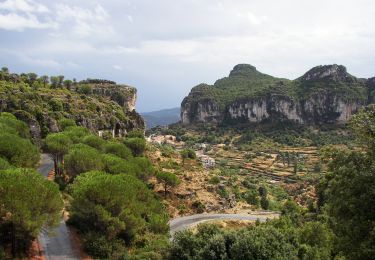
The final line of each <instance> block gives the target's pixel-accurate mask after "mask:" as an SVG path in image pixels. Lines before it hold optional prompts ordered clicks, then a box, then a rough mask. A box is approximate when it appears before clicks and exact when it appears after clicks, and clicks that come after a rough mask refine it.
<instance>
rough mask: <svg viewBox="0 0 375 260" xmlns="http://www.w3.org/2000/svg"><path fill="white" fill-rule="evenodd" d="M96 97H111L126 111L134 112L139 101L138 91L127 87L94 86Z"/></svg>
mask: <svg viewBox="0 0 375 260" xmlns="http://www.w3.org/2000/svg"><path fill="white" fill-rule="evenodd" d="M92 92H93V94H94V95H99V96H102V97H109V98H110V99H111V100H113V101H115V102H116V103H117V104H119V105H120V106H122V107H123V108H124V110H125V111H133V110H134V109H135V103H136V100H137V89H136V88H133V87H129V86H126V85H116V84H96V85H94V86H93V89H92Z"/></svg>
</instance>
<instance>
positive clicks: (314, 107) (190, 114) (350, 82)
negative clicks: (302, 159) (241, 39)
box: [181, 64, 375, 124]
mask: <svg viewBox="0 0 375 260" xmlns="http://www.w3.org/2000/svg"><path fill="white" fill-rule="evenodd" d="M374 90H375V80H374V78H372V79H368V80H365V79H359V78H356V77H354V76H352V75H350V74H349V73H348V72H347V70H346V68H345V67H344V66H340V65H326V66H318V67H314V68H313V69H311V70H309V71H308V72H306V73H305V74H304V75H303V76H301V77H300V78H297V79H295V80H287V79H280V78H275V77H272V76H269V75H266V74H263V73H260V72H258V71H257V70H256V68H255V67H253V66H251V65H246V64H240V65H237V66H235V67H234V68H233V70H232V71H231V73H230V75H229V76H228V77H226V78H223V79H220V80H218V81H216V82H215V84H214V85H212V86H210V85H206V84H200V85H198V86H196V87H194V88H193V89H192V90H191V92H190V94H189V95H188V96H187V97H186V98H185V99H184V100H183V102H182V104H181V121H182V123H183V124H191V123H199V122H210V123H230V124H236V123H245V122H250V123H259V122H263V121H278V120H290V121H294V122H298V123H304V124H322V123H323V124H334V123H337V124H340V123H345V122H347V121H348V120H349V119H350V118H351V116H352V115H353V114H354V113H356V112H357V111H358V109H359V108H360V107H362V106H365V105H366V104H368V103H369V102H374V100H375V98H374V96H375V95H374Z"/></svg>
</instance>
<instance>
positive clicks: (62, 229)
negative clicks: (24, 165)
mask: <svg viewBox="0 0 375 260" xmlns="http://www.w3.org/2000/svg"><path fill="white" fill-rule="evenodd" d="M52 169H53V160H52V159H51V157H50V156H49V155H48V154H42V158H41V162H40V166H39V168H38V171H39V173H40V174H42V175H43V176H45V177H47V176H48V173H49V172H50V171H51V170H52ZM38 239H39V242H40V244H41V247H42V249H43V252H44V255H45V258H46V260H67V259H69V260H70V259H80V257H79V256H78V253H77V252H76V251H75V250H74V249H73V246H72V243H71V240H70V236H69V230H68V229H67V227H66V224H65V221H64V220H63V218H61V220H60V224H59V226H58V227H56V228H54V229H53V230H47V229H43V230H42V232H41V233H40V235H39V237H38Z"/></svg>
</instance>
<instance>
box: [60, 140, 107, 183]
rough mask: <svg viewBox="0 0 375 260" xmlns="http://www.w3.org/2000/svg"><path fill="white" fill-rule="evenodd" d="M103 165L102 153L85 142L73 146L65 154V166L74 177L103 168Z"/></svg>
mask: <svg viewBox="0 0 375 260" xmlns="http://www.w3.org/2000/svg"><path fill="white" fill-rule="evenodd" d="M103 167H104V165H103V161H102V156H101V154H100V153H99V152H98V151H97V150H96V149H94V148H92V147H90V146H87V145H84V144H78V145H75V146H73V148H72V149H71V150H70V151H69V153H68V154H67V155H66V156H65V168H66V170H67V173H68V175H69V176H70V177H71V178H72V179H73V178H75V177H76V176H77V175H79V174H81V173H84V172H88V171H91V170H102V169H103Z"/></svg>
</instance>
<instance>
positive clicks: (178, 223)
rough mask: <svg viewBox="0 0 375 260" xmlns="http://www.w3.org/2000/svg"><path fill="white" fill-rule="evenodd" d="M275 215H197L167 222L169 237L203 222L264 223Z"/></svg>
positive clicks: (260, 213) (262, 213)
mask: <svg viewBox="0 0 375 260" xmlns="http://www.w3.org/2000/svg"><path fill="white" fill-rule="evenodd" d="M277 216H278V214H277V213H269V214H267V213H266V214H265V213H264V212H259V214H256V213H255V214H254V215H245V214H197V215H191V216H186V217H180V218H175V219H172V220H171V221H169V226H170V234H171V236H173V235H174V233H176V232H178V231H181V230H184V229H186V228H189V227H192V226H194V225H197V224H199V223H201V222H204V221H210V220H221V219H226V220H252V221H256V220H259V221H260V222H265V221H266V220H267V219H272V218H274V217H277Z"/></svg>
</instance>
